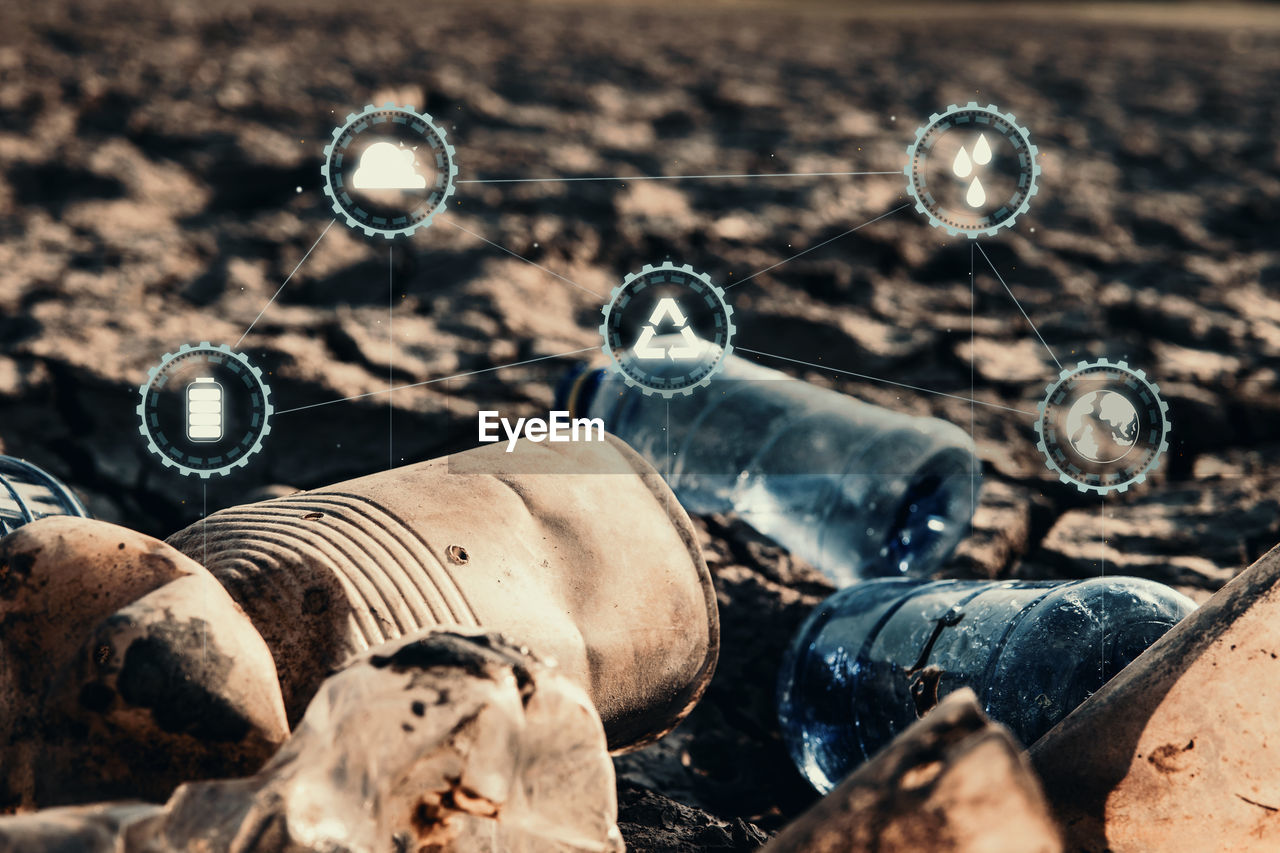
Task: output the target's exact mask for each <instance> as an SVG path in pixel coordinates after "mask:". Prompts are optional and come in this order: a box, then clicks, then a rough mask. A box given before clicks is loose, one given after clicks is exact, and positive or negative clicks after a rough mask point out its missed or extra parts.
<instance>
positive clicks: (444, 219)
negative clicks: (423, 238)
mask: <svg viewBox="0 0 1280 853" xmlns="http://www.w3.org/2000/svg"><path fill="white" fill-rule="evenodd" d="M436 221H437V222H446V223H448V224H449V225H452V226H453V227H454V228H457V229H458V230H459V231H465V232H467V233H468V234H470V235H471V236H472V237H475V238H476V239H477V240H480V241H482V242H484V243H488V244H489V245H490V246H492V247H493V248H495V249H497V250H498V251H500V252H506V253H507V254H508V255H510V256H511V257H513V258H516V259H518V260H521V261H524V262H525V263H526V264H530V265H531V266H535V267H537V268H538V269H540V270H542V271H543V272H545V273H547V274H548V275H553V276H555V277H556V278H558V279H560V280H561V281H563V282H564V283H565V284H571V285H573V286H574V287H576V288H578V290H581V291H583V292H584V293H590V294H591V295H592V296H594V297H596V298H597V299H604V296H603V295H602V294H600V293H597V292H596V291H594V290H592V289H591V288H589V287H583V286H582V285H580V284H578V283H577V282H576V281H572V280H570V279H567V278H565V277H564V276H562V275H560V273H558V272H554V271H553V270H549V269H547V268H546V267H544V266H543V265H542V264H540V263H538V262H537V261H531V260H529V259H528V258H526V257H525V256H524V255H518V254H516V253H515V252H513V251H511V250H510V249H508V248H507V247H506V246H500V245H498V244H497V243H495V242H493V241H492V240H489V239H486V238H484V237H482V236H480V235H479V234H477V233H476V232H474V231H472V230H471V229H470V228H467V227H466V226H464V225H459V224H458V223H457V222H454V221H453V220H452V219H450V218H449V217H447V216H437V217H436Z"/></svg>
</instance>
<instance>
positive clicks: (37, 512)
mask: <svg viewBox="0 0 1280 853" xmlns="http://www.w3.org/2000/svg"><path fill="white" fill-rule="evenodd" d="M48 515H74V516H77V517H79V518H88V516H89V513H88V512H87V511H86V510H85V508H84V505H83V504H81V503H80V499H79V498H77V497H76V496H75V495H74V494H72V492H71V490H70V489H68V488H67V487H66V486H64V485H63V484H62V483H61V482H60V481H59V480H58V479H57V478H56V477H54V476H53V475H52V474H49V473H48V472H47V471H45V470H43V469H41V468H38V467H36V466H35V465H32V464H31V463H30V462H27V461H26V460H25V459H17V458H15V457H13V456H0V536H3V535H5V534H6V533H9V532H11V531H13V530H16V529H17V528H19V527H21V526H22V525H24V524H27V523H29V522H32V521H35V520H36V519H37V518H44V517H45V516H48Z"/></svg>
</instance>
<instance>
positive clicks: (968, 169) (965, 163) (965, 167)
mask: <svg viewBox="0 0 1280 853" xmlns="http://www.w3.org/2000/svg"><path fill="white" fill-rule="evenodd" d="M951 171H953V172H955V173H956V177H957V178H967V177H969V175H970V173H972V172H973V163H972V162H970V160H969V152H967V151H965V150H964V148H961V149H960V152H959V153H958V154H956V159H955V160H954V161H953V162H952V163H951Z"/></svg>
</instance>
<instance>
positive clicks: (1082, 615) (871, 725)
mask: <svg viewBox="0 0 1280 853" xmlns="http://www.w3.org/2000/svg"><path fill="white" fill-rule="evenodd" d="M1194 609H1195V603H1194V602H1192V601H1191V599H1189V598H1187V597H1186V596H1185V595H1182V594H1181V593H1178V592H1176V591H1174V590H1173V589H1170V588H1169V587H1167V586H1165V585H1164V584H1160V583H1156V582H1155V581H1149V580H1142V579H1140V578H1128V577H1107V578H1101V577H1100V578H1091V579H1089V580H1078V581H1011V582H1003V583H1001V582H989V581H933V582H929V581H920V580H912V579H904V578H894V579H883V580H875V581H868V582H866V583H862V584H858V585H857V586H853V587H850V588H848V589H844V590H841V591H840V592H837V593H836V594H835V595H833V596H831V597H830V598H828V599H827V600H826V601H824V602H823V603H822V604H820V605H819V606H818V607H817V608H816V609H815V610H814V612H813V613H812V614H811V615H810V616H809V618H808V619H807V620H806V621H805V623H804V624H803V625H802V626H801V628H800V631H799V632H798V633H797V634H796V637H795V639H794V640H793V641H792V644H791V648H790V649H789V650H788V652H787V654H786V657H785V658H784V660H783V665H782V669H781V671H780V673H779V680H778V717H779V721H780V723H781V726H782V733H783V737H784V739H785V740H786V742H787V746H788V748H789V750H790V752H791V757H792V759H793V760H794V761H795V763H796V766H797V767H798V768H799V769H800V772H801V773H802V774H804V776H805V777H806V778H808V779H809V781H810V782H812V783H813V785H814V787H816V788H817V789H818V790H820V791H823V792H824V793H825V792H827V791H829V790H831V789H832V788H834V787H835V786H836V785H837V784H838V783H839V782H840V780H841V779H842V778H843V777H844V776H845V775H846V774H847V773H848V772H849V771H851V770H853V769H854V768H855V767H857V766H858V764H860V763H862V762H863V761H865V760H866V759H868V758H870V757H871V756H872V755H874V754H875V753H876V752H877V751H878V750H879V749H880V748H881V747H883V746H885V745H886V744H888V743H889V741H890V740H892V739H893V737H894V736H895V735H896V734H898V733H899V732H901V731H902V730H903V729H905V728H906V727H907V726H909V725H911V723H913V722H915V720H916V719H918V718H919V717H920V716H923V714H924V713H925V712H926V711H928V710H929V709H930V708H932V707H933V706H934V705H936V704H937V702H938V700H939V699H940V698H941V697H943V696H945V695H946V694H948V693H950V692H951V691H953V690H956V689H958V688H961V687H970V688H972V689H973V690H974V692H976V693H977V694H978V700H979V701H980V702H981V703H982V705H983V707H984V709H985V710H986V712H987V715H988V716H989V717H991V718H992V719H993V720H996V721H998V722H1000V723H1003V724H1004V725H1006V726H1008V727H1009V729H1010V730H1012V731H1013V733H1014V734H1015V735H1016V736H1017V737H1018V738H1019V739H1020V740H1021V741H1022V742H1023V743H1024V744H1031V743H1033V742H1034V741H1035V740H1036V739H1037V738H1039V737H1040V736H1041V735H1042V734H1044V733H1045V732H1047V731H1048V730H1049V729H1051V728H1052V727H1053V726H1054V725H1055V724H1057V722H1058V721H1059V720H1061V719H1062V718H1063V717H1065V716H1066V715H1067V714H1068V713H1070V712H1071V711H1072V710H1073V709H1074V708H1075V707H1076V706H1077V705H1079V704H1080V703H1081V702H1083V701H1084V700H1085V699H1087V698H1088V697H1089V696H1090V694H1092V693H1094V692H1095V691H1097V690H1098V689H1099V688H1100V687H1102V685H1103V684H1105V683H1106V682H1107V680H1108V679H1110V678H1111V677H1112V676H1113V675H1115V674H1116V673H1117V672H1119V671H1120V670H1121V669H1123V668H1124V667H1125V666H1127V665H1128V664H1129V663H1130V662H1131V661H1132V660H1133V659H1134V658H1136V657H1137V656H1138V655H1140V654H1142V652H1144V651H1146V649H1147V647H1148V646H1150V645H1151V644H1152V643H1154V642H1155V641H1156V640H1158V639H1159V638H1160V637H1161V636H1163V635H1164V633H1165V632H1166V631H1168V630H1169V629H1170V628H1172V627H1173V626H1174V625H1176V624H1177V623H1178V621H1179V620H1181V619H1182V618H1183V617H1184V616H1186V615H1187V614H1188V613H1190V612H1191V611H1192V610H1194Z"/></svg>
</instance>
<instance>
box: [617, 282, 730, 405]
mask: <svg viewBox="0 0 1280 853" xmlns="http://www.w3.org/2000/svg"><path fill="white" fill-rule="evenodd" d="M603 312H604V322H603V323H602V324H601V325H600V334H601V335H602V336H603V337H604V347H603V349H604V352H605V354H606V355H608V356H609V363H610V366H611V367H612V368H613V369H614V370H616V371H617V372H618V373H619V374H621V376H622V378H623V380H624V381H625V382H626V383H627V384H628V385H630V386H632V387H635V388H639V389H640V390H641V391H643V392H644V393H645V394H660V395H662V396H663V397H668V398H670V397H673V396H675V395H676V394H677V393H679V394H685V395H688V394H692V393H693V389H694V388H697V387H699V386H701V385H707V384H709V383H710V382H711V377H712V376H713V375H715V373H716V372H717V371H719V370H720V368H721V367H722V366H723V365H724V359H725V357H726V356H727V355H728V354H729V353H730V352H732V351H733V344H732V340H733V334H734V331H735V330H734V326H733V321H732V318H733V309H732V308H730V307H729V305H728V304H727V303H726V302H725V299H724V290H723V289H721V288H719V287H717V286H716V285H714V284H712V283H711V279H710V277H708V276H707V275H705V274H704V273H697V272H694V271H693V268H692V267H691V266H689V265H687V264H686V265H684V266H677V265H675V264H673V263H663V264H659V265H658V266H653V265H649V264H646V265H645V266H644V268H643V269H641V271H640V272H638V273H632V274H631V275H628V276H627V277H626V278H625V279H624V280H623V282H622V284H621V285H620V286H618V287H615V288H614V289H613V294H612V296H611V298H610V300H609V303H608V304H607V305H606V306H605V307H604V309H603Z"/></svg>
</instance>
